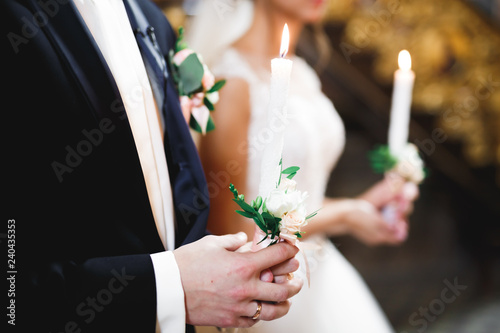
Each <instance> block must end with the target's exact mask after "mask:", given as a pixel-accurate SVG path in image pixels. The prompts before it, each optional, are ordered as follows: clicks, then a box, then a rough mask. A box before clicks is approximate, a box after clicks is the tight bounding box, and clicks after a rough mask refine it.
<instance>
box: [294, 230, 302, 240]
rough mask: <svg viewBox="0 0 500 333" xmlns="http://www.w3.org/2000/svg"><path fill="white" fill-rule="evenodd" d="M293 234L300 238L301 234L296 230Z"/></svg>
mask: <svg viewBox="0 0 500 333" xmlns="http://www.w3.org/2000/svg"><path fill="white" fill-rule="evenodd" d="M294 235H295V236H297V238H302V234H301V233H300V232H298V231H297V232H296V233H294Z"/></svg>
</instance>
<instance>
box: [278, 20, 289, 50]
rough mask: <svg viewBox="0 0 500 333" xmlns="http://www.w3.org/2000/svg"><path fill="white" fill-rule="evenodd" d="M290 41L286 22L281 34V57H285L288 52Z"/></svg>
mask: <svg viewBox="0 0 500 333" xmlns="http://www.w3.org/2000/svg"><path fill="white" fill-rule="evenodd" d="M289 43H290V33H289V32H288V24H286V23H285V26H284V27H283V34H282V35H281V46H280V57H281V58H284V57H285V56H286V54H287V53H288V44H289Z"/></svg>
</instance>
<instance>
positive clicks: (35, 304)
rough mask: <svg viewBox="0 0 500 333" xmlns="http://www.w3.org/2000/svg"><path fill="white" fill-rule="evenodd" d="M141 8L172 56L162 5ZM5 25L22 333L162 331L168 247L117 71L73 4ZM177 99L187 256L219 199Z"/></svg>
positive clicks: (178, 196)
mask: <svg viewBox="0 0 500 333" xmlns="http://www.w3.org/2000/svg"><path fill="white" fill-rule="evenodd" d="M97 1H99V0H97ZM137 2H138V3H139V6H140V8H141V10H142V11H143V12H144V14H145V16H146V18H147V20H148V21H149V24H150V25H151V26H152V27H154V29H155V34H156V38H157V42H158V44H159V47H160V49H161V52H162V53H163V55H164V56H166V55H167V54H168V51H169V49H170V48H172V47H173V43H174V42H175V34H174V33H173V31H172V29H171V27H170V25H169V24H168V22H167V20H166V19H165V17H164V16H163V14H162V13H161V11H160V10H159V9H158V8H157V7H156V6H155V5H153V4H151V3H150V2H148V1H146V0H144V1H143V0H138V1H137ZM0 25H1V38H2V42H1V48H2V53H1V55H2V59H1V65H0V66H1V68H2V70H1V80H2V86H1V88H0V89H1V90H2V100H1V103H2V112H1V118H2V125H3V126H2V127H3V130H2V132H3V133H2V134H3V135H4V140H3V145H4V149H2V153H3V154H2V155H3V156H2V161H3V162H2V164H3V165H4V174H3V178H4V182H3V184H4V186H2V190H3V195H4V197H7V202H6V203H4V204H3V210H4V213H5V216H4V221H3V225H4V229H3V230H2V231H1V232H2V233H7V228H6V226H7V221H8V220H9V219H11V220H15V222H10V223H9V225H11V224H15V240H16V243H15V250H16V257H15V260H16V261H15V267H14V268H15V270H16V271H17V273H14V274H15V278H16V288H15V297H14V298H13V299H15V305H16V309H15V323H16V327H19V326H21V325H22V326H28V327H30V328H31V330H30V331H31V332H87V331H92V332H95V331H105V332H153V331H154V328H155V323H156V290H155V277H154V270H153V266H152V262H151V260H150V253H155V252H159V251H163V250H164V248H163V246H162V243H161V241H160V238H159V236H158V233H157V229H156V225H155V222H154V220H153V215H152V211H151V207H150V203H149V200H148V195H147V191H146V186H145V182H144V176H143V173H142V170H141V166H140V163H139V158H138V154H137V150H136V148H135V144H134V139H133V136H132V132H131V129H130V125H129V122H128V120H127V116H126V113H125V111H124V108H123V103H122V99H121V97H120V94H119V93H118V89H117V86H116V83H115V82H114V80H113V77H112V75H111V73H110V70H109V68H108V67H107V64H106V62H105V61H104V58H103V56H102V54H101V53H100V51H99V49H98V47H97V45H96V44H95V42H94V40H93V38H92V35H91V34H90V32H89V31H88V29H87V28H86V26H85V24H84V22H83V20H82V19H81V17H80V15H79V13H78V11H77V10H76V8H75V6H74V4H73V3H72V1H68V0H17V1H16V0H1V8H0ZM160 89H163V88H161V87H160ZM166 95H167V100H166V103H165V105H164V107H163V110H162V112H163V115H164V117H165V141H166V144H165V147H166V148H165V149H166V155H167V160H168V168H169V174H170V180H171V184H172V191H173V199H174V206H175V215H176V243H177V244H176V245H177V246H180V245H181V244H185V243H189V242H192V241H194V240H196V239H199V238H201V237H202V236H203V235H204V234H205V227H206V219H207V215H208V194H207V190H206V181H205V178H204V174H203V171H202V168H201V165H200V162H199V159H198V155H197V152H196V149H195V146H194V144H193V142H192V140H191V137H190V134H189V130H188V127H187V125H186V122H185V120H184V118H183V116H182V113H181V111H180V106H179V103H178V95H177V93H176V91H175V88H174V85H173V83H172V82H171V81H169V82H168V84H167V87H166ZM10 234H11V232H9V235H10ZM2 242H3V244H2V246H4V245H5V244H6V242H7V239H2ZM11 243H12V242H11ZM5 249H6V248H5ZM2 253H7V250H6V251H5V252H2ZM4 299H5V298H4ZM7 305H9V304H7ZM4 306H5V304H3V308H4V310H5V307H4ZM8 319H9V317H7V320H8ZM2 320H3V321H6V318H5V317H4V318H3V319H2ZM11 327H12V326H11ZM24 331H27V330H24Z"/></svg>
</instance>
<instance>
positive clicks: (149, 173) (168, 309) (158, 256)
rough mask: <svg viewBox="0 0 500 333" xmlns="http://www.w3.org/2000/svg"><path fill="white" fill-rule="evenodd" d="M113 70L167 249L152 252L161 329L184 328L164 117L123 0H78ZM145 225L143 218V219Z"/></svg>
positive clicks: (76, 3) (87, 23) (180, 329)
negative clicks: (159, 109)
mask: <svg viewBox="0 0 500 333" xmlns="http://www.w3.org/2000/svg"><path fill="white" fill-rule="evenodd" d="M73 1H74V3H75V5H76V7H77V8H78V11H79V12H80V14H81V15H82V17H83V19H84V21H85V23H86V25H87V27H88V28H89V30H90V32H91V33H92V36H93V37H94V40H95V41H96V43H97V45H98V46H99V49H100V51H101V53H102V55H103V56H104V59H105V60H106V63H107V64H108V67H109V68H110V71H111V73H112V74H113V77H114V79H115V81H116V84H117V86H118V90H119V92H120V95H121V97H122V100H123V103H124V107H125V111H126V113H127V117H128V120H129V123H130V127H131V129H132V135H133V137H134V141H135V145H136V148H137V152H138V154H139V160H140V164H141V168H142V171H143V174H144V180H145V183H146V188H147V193H148V197H149V201H150V204H151V209H152V212H153V216H154V220H155V223H156V227H157V230H158V233H159V235H160V238H161V241H162V242H163V245H164V247H165V248H166V249H167V250H168V251H165V252H160V253H155V254H152V255H151V259H152V262H153V267H154V271H155V279H156V293H157V320H158V321H157V325H156V331H157V332H184V331H185V308H184V291H183V289H182V283H181V279H180V272H179V268H178V266H177V263H176V261H175V257H174V255H173V253H172V252H171V251H172V250H173V249H174V245H175V238H174V237H175V230H174V209H173V200H172V191H171V186H170V179H169V175H168V168H167V159H166V157H165V150H164V146H163V135H162V129H161V125H160V121H159V119H160V115H159V111H158V108H157V106H156V104H155V100H154V97H153V93H152V89H151V85H150V83H149V79H148V76H147V72H146V68H145V66H144V62H143V60H142V57H141V54H140V50H139V47H138V46H137V42H136V40H135V37H134V34H133V31H132V28H131V26H130V22H129V20H128V16H127V13H126V10H125V6H124V5H123V2H122V0H73ZM137 223H143V221H137Z"/></svg>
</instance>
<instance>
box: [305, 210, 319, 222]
mask: <svg viewBox="0 0 500 333" xmlns="http://www.w3.org/2000/svg"><path fill="white" fill-rule="evenodd" d="M318 211H319V209H316V210H315V211H314V212H312V213H311V214H309V215H307V216H306V220H309V219H310V218H313V217H315V216H316V215H318Z"/></svg>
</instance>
